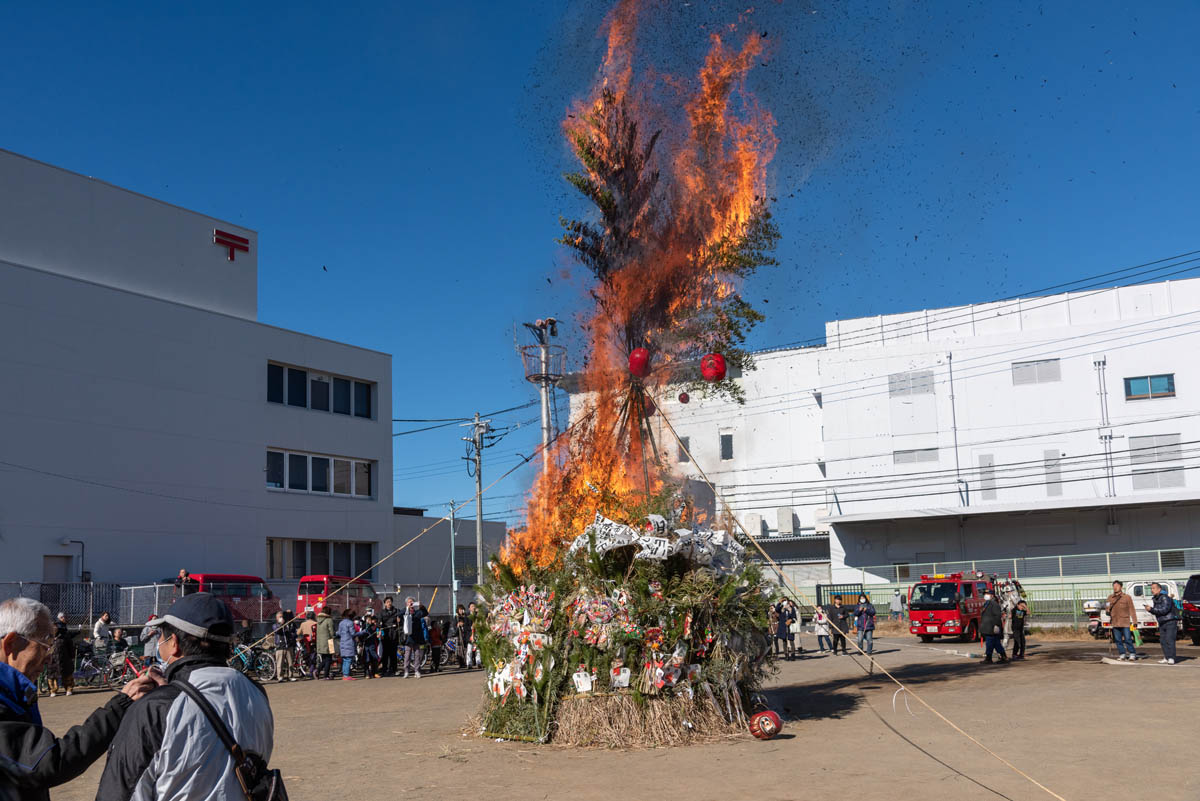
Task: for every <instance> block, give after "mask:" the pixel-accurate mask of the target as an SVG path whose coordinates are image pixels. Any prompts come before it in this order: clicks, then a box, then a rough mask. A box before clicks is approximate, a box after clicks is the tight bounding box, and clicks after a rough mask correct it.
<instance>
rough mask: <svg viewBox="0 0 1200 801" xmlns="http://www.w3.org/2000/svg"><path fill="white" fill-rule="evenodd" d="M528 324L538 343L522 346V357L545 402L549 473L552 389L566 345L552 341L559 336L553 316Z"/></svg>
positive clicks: (544, 449) (544, 448)
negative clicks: (551, 341) (553, 343)
mask: <svg viewBox="0 0 1200 801" xmlns="http://www.w3.org/2000/svg"><path fill="white" fill-rule="evenodd" d="M524 325H525V327H526V328H528V329H529V331H530V333H532V334H533V339H534V341H535V342H536V343H537V344H535V345H526V346H525V347H523V348H521V360H522V362H524V364H525V380H526V381H529V382H530V383H533V384H537V385H538V395H539V396H540V398H541V402H542V472H543V473H545V472H548V471H549V470H550V443H551V442H552V441H553V440H554V425H553V422H552V418H551V412H550V393H551V392H552V391H553V389H554V386H555V385H556V384H557V383H558V382H559V381H560V380H561V379H562V377H563V363H564V361H565V358H566V349H565V348H563V347H562V346H561V345H552V344H551V343H550V340H551V338H553V337H557V336H558V320H556V319H554V318H553V317H546V318H544V319H540V320H537V321H535V322H532V323H525V324H524Z"/></svg>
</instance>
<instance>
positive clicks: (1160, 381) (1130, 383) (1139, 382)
mask: <svg viewBox="0 0 1200 801" xmlns="http://www.w3.org/2000/svg"><path fill="white" fill-rule="evenodd" d="M1173 397H1175V374H1174V373H1165V374H1163V375H1144V376H1139V377H1137V378H1126V379H1125V400H1146V399H1147V398H1173Z"/></svg>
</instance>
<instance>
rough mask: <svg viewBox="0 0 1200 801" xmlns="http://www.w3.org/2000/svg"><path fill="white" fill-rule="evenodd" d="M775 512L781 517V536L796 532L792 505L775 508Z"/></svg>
mask: <svg viewBox="0 0 1200 801" xmlns="http://www.w3.org/2000/svg"><path fill="white" fill-rule="evenodd" d="M775 514H776V515H778V517H779V526H778V528H779V536H781V537H790V536H792V534H793V533H795V528H794V527H793V525H792V507H790V506H780V507H779V508H777V509H776V510H775Z"/></svg>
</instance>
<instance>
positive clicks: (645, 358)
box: [629, 348, 650, 378]
mask: <svg viewBox="0 0 1200 801" xmlns="http://www.w3.org/2000/svg"><path fill="white" fill-rule="evenodd" d="M629 372H631V373H633V374H634V375H635V376H637V377H638V378H644V377H645V375H646V373H648V372H650V351H648V350H646V349H645V348H634V349H633V350H631V351H630V352H629Z"/></svg>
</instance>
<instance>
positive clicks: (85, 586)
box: [0, 581, 132, 628]
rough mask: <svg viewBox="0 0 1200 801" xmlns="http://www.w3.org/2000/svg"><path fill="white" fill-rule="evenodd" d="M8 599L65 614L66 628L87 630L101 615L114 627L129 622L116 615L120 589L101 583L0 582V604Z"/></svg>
mask: <svg viewBox="0 0 1200 801" xmlns="http://www.w3.org/2000/svg"><path fill="white" fill-rule="evenodd" d="M9 598H32V599H34V600H35V601H41V602H42V603H44V604H45V605H46V606H48V607H50V612H51V613H52V614H55V615H57V614H58V613H59V612H65V613H66V615H67V625H69V626H74V627H78V628H90V627H91V625H92V623H93V622H94V621H95V620H96V618H98V617H100V615H101V613H103V612H108V613H109V614H110V615H112V617H113V620H114V621H115V622H118V623H127V622H132V621H130V620H128V619H126V618H122V617H121V616H120V613H119V611H118V608H119V606H120V600H121V587H120V585H118V584H108V583H103V582H92V581H87V582H70V583H58V582H44V581H4V582H0V601H6V600H8V599H9Z"/></svg>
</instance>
